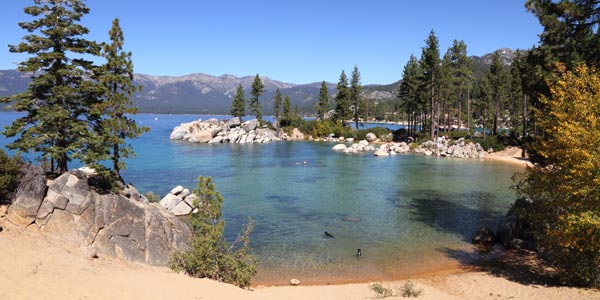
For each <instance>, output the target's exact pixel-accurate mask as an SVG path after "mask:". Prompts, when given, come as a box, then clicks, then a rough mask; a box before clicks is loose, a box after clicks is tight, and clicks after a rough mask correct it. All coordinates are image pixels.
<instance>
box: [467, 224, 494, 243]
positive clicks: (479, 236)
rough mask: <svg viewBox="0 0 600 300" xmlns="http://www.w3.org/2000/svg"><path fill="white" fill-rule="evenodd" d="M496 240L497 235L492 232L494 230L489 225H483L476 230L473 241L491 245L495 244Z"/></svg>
mask: <svg viewBox="0 0 600 300" xmlns="http://www.w3.org/2000/svg"><path fill="white" fill-rule="evenodd" d="M495 240H496V237H495V235H494V232H492V230H491V229H490V228H489V227H487V226H483V227H481V228H479V230H477V231H476V232H475V234H474V235H473V239H472V240H471V241H472V242H473V244H475V245H480V246H489V245H491V244H493V243H494V241H495Z"/></svg>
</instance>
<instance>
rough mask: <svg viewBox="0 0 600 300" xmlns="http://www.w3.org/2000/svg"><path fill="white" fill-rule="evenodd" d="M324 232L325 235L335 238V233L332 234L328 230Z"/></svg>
mask: <svg viewBox="0 0 600 300" xmlns="http://www.w3.org/2000/svg"><path fill="white" fill-rule="evenodd" d="M323 234H324V235H325V237H328V238H333V234H331V233H329V232H327V231H325V232H324V233H323Z"/></svg>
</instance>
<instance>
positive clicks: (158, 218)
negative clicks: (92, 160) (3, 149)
mask: <svg viewBox="0 0 600 300" xmlns="http://www.w3.org/2000/svg"><path fill="white" fill-rule="evenodd" d="M46 190H47V191H46ZM18 191H21V192H20V193H19V192H17V196H16V197H15V199H14V202H13V204H12V205H11V206H10V208H9V213H8V218H10V219H11V220H13V221H15V222H16V223H19V224H23V225H26V226H29V228H31V229H33V230H39V231H41V232H44V233H46V234H51V235H55V236H58V237H59V238H61V239H64V240H66V241H68V242H72V243H74V244H75V245H79V246H81V247H86V248H88V249H92V250H93V252H94V253H97V254H99V255H110V256H115V257H119V258H122V259H124V260H130V261H136V262H144V263H148V264H153V265H164V264H166V263H167V262H168V260H169V257H170V256H171V254H172V253H173V251H175V250H177V249H185V248H187V247H188V246H189V243H190V241H191V238H192V232H191V230H190V228H189V226H188V225H186V224H185V223H184V222H182V221H181V220H179V219H177V217H175V216H174V215H172V214H170V213H169V212H167V211H166V210H164V209H163V208H162V207H161V206H160V205H158V204H148V203H146V201H147V200H144V198H142V197H141V196H140V195H139V192H137V190H135V188H133V187H131V186H128V188H127V189H126V191H125V190H124V191H125V192H122V193H120V194H114V193H107V194H99V193H97V192H96V191H94V190H93V189H92V188H90V186H89V184H88V180H87V178H86V177H85V175H84V174H83V173H82V172H76V171H74V172H70V173H64V174H63V175H61V176H59V177H58V178H56V179H54V180H52V181H49V182H48V184H47V183H46V179H45V178H44V176H43V174H42V172H41V169H39V168H30V169H28V171H27V172H26V173H25V179H24V180H23V181H22V182H21V184H20V185H19V188H18ZM25 191H29V192H25ZM41 191H44V193H42V192H41ZM126 194H127V195H129V197H127V196H126Z"/></svg>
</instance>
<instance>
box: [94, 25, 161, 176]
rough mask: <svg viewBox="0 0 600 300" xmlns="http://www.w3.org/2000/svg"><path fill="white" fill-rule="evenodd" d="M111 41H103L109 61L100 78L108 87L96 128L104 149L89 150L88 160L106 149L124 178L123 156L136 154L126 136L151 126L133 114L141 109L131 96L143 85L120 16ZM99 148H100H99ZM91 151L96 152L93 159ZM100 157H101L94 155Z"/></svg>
mask: <svg viewBox="0 0 600 300" xmlns="http://www.w3.org/2000/svg"><path fill="white" fill-rule="evenodd" d="M109 36H110V40H111V43H109V44H104V45H103V49H102V50H103V51H102V56H103V57H104V58H106V63H105V64H104V66H103V68H102V69H101V75H100V76H99V81H100V82H101V83H102V85H104V87H105V88H106V95H105V97H104V98H103V101H102V102H100V103H99V104H98V105H97V106H96V108H99V109H100V111H101V112H104V117H103V118H102V119H101V120H100V121H99V122H98V123H97V128H96V131H97V132H100V133H101V137H102V138H101V139H100V141H101V145H102V146H101V149H102V150H103V151H88V156H87V160H89V161H88V162H89V163H93V162H94V161H97V160H98V159H100V160H102V159H105V157H103V154H104V153H109V158H110V160H111V161H112V163H113V173H114V176H115V178H117V179H119V180H121V181H123V180H122V178H121V174H120V170H124V169H125V168H126V165H125V162H124V161H123V159H126V158H131V157H134V156H135V153H134V152H133V148H132V147H131V145H130V144H127V143H126V141H125V139H127V138H130V139H131V138H136V137H138V136H140V135H141V134H142V133H144V132H147V131H149V130H150V128H148V127H145V126H143V127H140V126H138V125H137V124H136V122H135V120H133V119H132V118H130V117H129V115H134V114H136V113H137V111H138V109H137V107H135V106H133V102H132V101H131V99H130V97H131V96H132V95H133V93H135V92H137V91H139V90H141V86H135V85H134V84H133V76H134V72H133V62H132V61H131V52H125V51H123V44H124V36H123V31H122V30H121V26H120V25H119V19H115V20H114V21H113V24H112V28H111V29H110V31H109ZM96 150H98V149H96ZM90 153H92V154H94V155H93V157H91V159H90V155H89V154H90ZM94 158H97V159H94Z"/></svg>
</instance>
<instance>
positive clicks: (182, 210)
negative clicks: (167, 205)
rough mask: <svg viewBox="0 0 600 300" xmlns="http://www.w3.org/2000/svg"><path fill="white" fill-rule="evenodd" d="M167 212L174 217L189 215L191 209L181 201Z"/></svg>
mask: <svg viewBox="0 0 600 300" xmlns="http://www.w3.org/2000/svg"><path fill="white" fill-rule="evenodd" d="M169 211H170V212H171V213H173V214H174V215H176V216H183V215H189V214H190V213H191V212H192V207H191V206H190V205H188V204H187V203H186V202H185V201H181V202H179V204H177V205H176V206H175V207H173V208H172V209H170V210H169Z"/></svg>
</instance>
